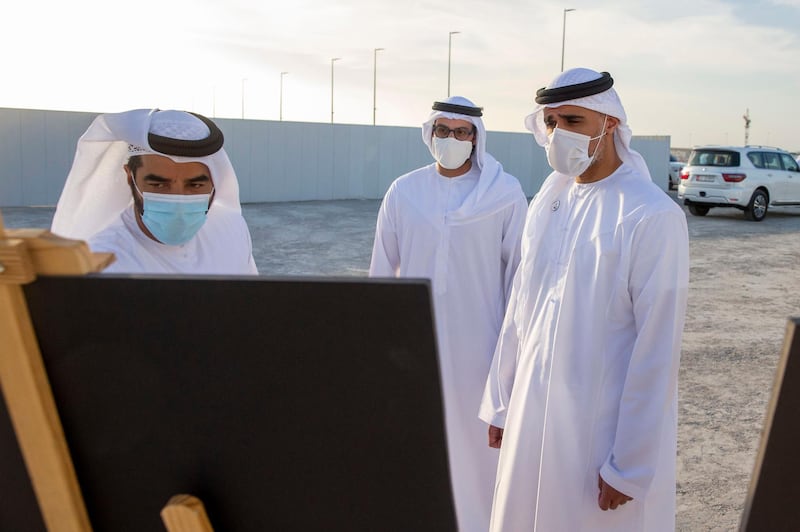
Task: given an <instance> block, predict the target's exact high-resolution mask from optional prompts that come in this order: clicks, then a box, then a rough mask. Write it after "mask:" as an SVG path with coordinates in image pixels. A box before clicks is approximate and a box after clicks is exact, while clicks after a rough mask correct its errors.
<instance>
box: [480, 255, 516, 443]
mask: <svg viewBox="0 0 800 532" xmlns="http://www.w3.org/2000/svg"><path fill="white" fill-rule="evenodd" d="M520 277H521V270H520V269H517V272H516V274H515V275H514V280H513V286H512V288H511V296H510V298H509V303H508V305H507V306H506V315H505V318H504V319H503V326H502V327H501V329H500V336H499V338H498V339H497V347H496V348H495V350H494V357H492V365H491V367H490V369H489V376H488V377H487V379H486V387H485V388H484V390H483V399H482V401H481V405H480V409H479V411H478V417H479V418H480V419H482V420H483V421H485V422H486V423H488V424H490V425H494V426H495V427H504V426H505V424H506V410H507V408H508V403H509V400H510V399H511V389H512V387H513V385H514V376H515V375H516V372H517V350H518V349H519V336H518V334H517V324H516V320H515V319H514V314H515V311H516V302H517V295H518V292H519V284H520Z"/></svg>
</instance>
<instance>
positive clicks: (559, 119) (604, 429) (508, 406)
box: [481, 68, 689, 532]
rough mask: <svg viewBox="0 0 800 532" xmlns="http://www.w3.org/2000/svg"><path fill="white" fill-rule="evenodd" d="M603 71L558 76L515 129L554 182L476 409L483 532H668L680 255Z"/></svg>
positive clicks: (676, 213)
mask: <svg viewBox="0 0 800 532" xmlns="http://www.w3.org/2000/svg"><path fill="white" fill-rule="evenodd" d="M612 85H613V79H612V78H611V76H610V75H609V74H608V73H607V72H603V73H600V72H595V71H594V70H589V69H585V68H577V69H572V70H568V71H566V72H563V73H562V74H560V75H559V76H557V77H556V78H555V79H554V80H553V81H552V82H551V83H550V84H549V85H548V86H547V87H546V88H543V89H541V90H539V91H538V92H537V96H536V103H537V104H538V105H537V106H536V107H535V108H534V111H533V113H532V114H531V115H529V116H528V117H527V119H526V121H525V123H526V126H527V127H528V129H530V130H531V131H532V132H533V134H534V136H535V138H536V141H537V142H538V143H539V144H540V145H542V146H544V147H545V150H546V151H547V159H548V161H549V162H550V165H551V166H552V167H553V169H554V172H553V173H552V174H551V175H550V176H549V177H548V178H547V180H546V181H545V182H544V184H543V185H542V187H541V189H540V190H539V192H538V194H536V196H535V197H534V199H533V201H532V202H531V206H530V209H529V211H528V219H527V221H526V225H525V230H524V234H523V237H522V259H521V263H520V266H519V269H518V272H517V276H516V278H515V280H514V287H513V292H512V295H511V298H510V301H509V307H508V310H507V312H506V318H505V321H504V323H503V327H502V330H501V333H500V339H499V341H498V344H497V348H496V350H495V355H494V360H493V362H492V369H491V373H490V375H489V378H488V380H487V384H486V390H485V394H484V399H483V402H482V405H481V419H483V420H484V421H486V422H487V423H489V424H490V428H489V439H490V445H491V446H493V447H499V448H500V460H499V465H498V472H497V481H496V485H495V494H494V503H493V508H492V519H491V528H490V530H492V531H495V532H500V531H509V530H531V531H532V530H537V531H547V532H550V531H554V530H559V531H560V530H592V531H603V530H606V531H614V532H621V531H631V532H634V531H635V532H642V531H670V532H672V531H674V530H675V456H676V445H677V412H676V411H677V378H678V364H679V358H680V346H681V333H682V330H683V322H684V314H685V309H686V297H687V291H688V270H689V244H688V234H687V227H686V217H685V215H684V213H683V211H682V210H681V208H680V207H678V206H677V204H675V202H674V201H672V199H670V198H669V196H667V195H666V194H664V192H663V191H662V190H661V189H660V188H659V187H657V186H656V185H655V184H653V182H652V180H651V178H650V174H649V172H648V170H647V166H646V165H645V163H644V160H643V159H642V157H641V155H639V154H638V153H637V152H635V151H633V150H632V149H631V148H630V141H631V130H630V128H629V127H628V125H627V118H626V115H625V111H624V109H623V107H622V104H621V102H620V100H619V97H618V96H617V93H616V91H615V90H614V89H613V88H612Z"/></svg>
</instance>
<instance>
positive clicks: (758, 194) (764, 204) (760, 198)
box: [744, 189, 769, 222]
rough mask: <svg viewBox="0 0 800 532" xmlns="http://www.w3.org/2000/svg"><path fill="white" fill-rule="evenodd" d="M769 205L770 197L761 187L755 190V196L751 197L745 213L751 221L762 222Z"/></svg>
mask: <svg viewBox="0 0 800 532" xmlns="http://www.w3.org/2000/svg"><path fill="white" fill-rule="evenodd" d="M768 207H769V197H768V196H767V193H766V191H764V190H761V189H759V190H756V191H755V192H753V197H751V198H750V203H748V204H747V208H745V210H744V215H745V217H746V218H747V219H748V220H750V221H751V222H760V221H761V220H763V219H764V218H766V216H767V208H768Z"/></svg>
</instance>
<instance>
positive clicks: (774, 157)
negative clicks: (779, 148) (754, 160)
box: [764, 152, 781, 170]
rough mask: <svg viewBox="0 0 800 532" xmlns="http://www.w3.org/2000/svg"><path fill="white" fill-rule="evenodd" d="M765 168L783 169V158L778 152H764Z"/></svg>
mask: <svg viewBox="0 0 800 532" xmlns="http://www.w3.org/2000/svg"><path fill="white" fill-rule="evenodd" d="M764 168H766V169H768V170H780V169H781V160H780V158H779V157H778V154H777V153H769V152H764Z"/></svg>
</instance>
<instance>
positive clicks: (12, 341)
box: [0, 284, 91, 532]
mask: <svg viewBox="0 0 800 532" xmlns="http://www.w3.org/2000/svg"><path fill="white" fill-rule="evenodd" d="M0 387H2V390H3V395H4V397H5V401H6V405H7V407H8V412H9V415H10V417H11V421H12V423H13V425H14V430H15V431H16V433H17V440H18V441H19V444H20V449H21V450H22V455H23V458H24V459H25V464H26V466H27V468H28V474H29V475H30V478H31V484H33V489H34V492H35V493H36V498H37V499H38V501H39V507H40V508H41V511H42V517H43V519H44V523H45V525H46V526H47V529H48V530H50V531H57V532H61V531H64V532H84V531H88V530H91V525H90V524H89V517H88V514H87V512H86V508H85V506H84V502H83V496H82V495H81V491H80V488H79V486H78V480H77V477H76V475H75V470H74V469H73V466H72V459H71V458H70V455H69V450H68V449H67V443H66V440H65V438H64V432H63V429H62V427H61V422H60V420H59V418H58V412H57V410H56V405H55V401H54V399H53V394H52V391H51V389H50V383H49V382H48V379H47V374H46V373H45V369H44V362H43V361H42V356H41V353H40V351H39V344H38V342H37V341H36V335H35V334H34V331H33V326H32V325H31V320H30V316H29V314H28V306H27V304H26V303H25V298H24V294H23V292H22V288H21V287H20V286H19V285H16V284H0Z"/></svg>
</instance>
